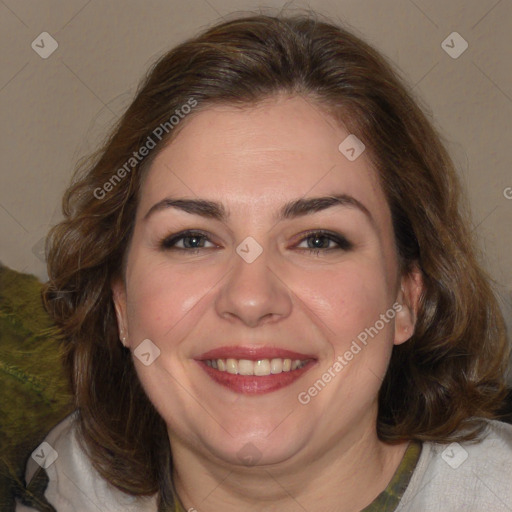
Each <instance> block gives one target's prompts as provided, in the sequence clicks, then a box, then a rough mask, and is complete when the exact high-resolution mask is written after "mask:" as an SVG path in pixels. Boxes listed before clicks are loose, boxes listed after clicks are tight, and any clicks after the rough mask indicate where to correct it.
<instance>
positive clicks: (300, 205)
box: [143, 194, 375, 226]
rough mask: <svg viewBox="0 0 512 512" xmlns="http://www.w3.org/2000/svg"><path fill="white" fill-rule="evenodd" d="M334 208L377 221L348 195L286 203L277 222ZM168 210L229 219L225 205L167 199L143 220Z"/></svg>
mask: <svg viewBox="0 0 512 512" xmlns="http://www.w3.org/2000/svg"><path fill="white" fill-rule="evenodd" d="M334 206H344V207H348V208H355V209H358V210H359V211H361V212H362V213H364V214H365V216H366V217H367V218H368V220H369V221H370V222H371V224H373V225H374V226H375V220H374V218H373V217H372V214H371V213H370V211H369V210H368V208H366V206H365V205H364V204H363V203H361V202H360V201H358V200H357V199H356V198H355V197H352V196H350V195H348V194H333V195H329V196H323V197H307V198H304V197H301V198H299V199H294V200H293V201H289V202H288V203H286V204H285V205H284V206H283V207H282V208H281V209H280V211H279V212H278V213H277V215H276V217H275V219H274V220H275V221H276V222H279V221H282V220H288V219H294V218H297V217H303V216H305V215H308V214H311V213H315V212H319V211H322V210H327V209H328V208H332V207H334ZM168 208H177V209H179V210H182V211H184V212H186V213H190V214H192V215H199V216H201V217H205V218H209V219H214V220H218V221H220V222H225V221H226V220H227V219H228V218H229V214H228V213H227V212H226V209H225V208H224V205H223V204H222V203H218V202H216V201H208V200H206V199H172V198H165V199H162V200H161V201H159V202H158V203H156V204H154V205H153V206H152V207H151V208H150V209H149V210H148V212H147V213H146V215H144V218H143V220H147V219H148V218H149V217H150V216H151V215H152V214H154V213H156V212H158V211H162V210H166V209H168Z"/></svg>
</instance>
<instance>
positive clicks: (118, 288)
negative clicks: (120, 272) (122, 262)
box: [111, 278, 129, 347]
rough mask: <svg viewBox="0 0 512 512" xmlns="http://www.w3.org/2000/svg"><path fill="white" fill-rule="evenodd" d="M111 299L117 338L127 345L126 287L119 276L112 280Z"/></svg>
mask: <svg viewBox="0 0 512 512" xmlns="http://www.w3.org/2000/svg"><path fill="white" fill-rule="evenodd" d="M111 289H112V300H113V301H114V308H115V310H116V318H117V328H118V331H119V339H120V340H121V343H122V344H123V345H124V346H125V347H127V346H128V345H129V341H128V322H127V316H126V287H125V284H124V282H123V280H122V279H121V278H117V279H115V280H114V281H112V284H111Z"/></svg>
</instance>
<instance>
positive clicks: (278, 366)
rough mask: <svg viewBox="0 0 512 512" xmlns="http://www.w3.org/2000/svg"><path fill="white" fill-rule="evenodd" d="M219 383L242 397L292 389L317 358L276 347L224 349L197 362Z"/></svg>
mask: <svg viewBox="0 0 512 512" xmlns="http://www.w3.org/2000/svg"><path fill="white" fill-rule="evenodd" d="M196 361H197V363H198V364H199V365H200V367H201V368H202V369H203V370H204V371H205V372H206V374H207V375H208V376H209V377H210V378H211V379H212V380H213V381H215V382H216V383H217V384H220V385H222V386H225V387H227V388H229V389H231V390H232V391H235V392H237V393H243V394H262V393H269V392H272V391H277V390H278V389H281V388H283V387H285V386H289V385H290V384H292V383H293V382H295V381H296V380H298V379H299V378H300V377H302V376H303V375H304V373H306V372H307V371H308V370H309V369H310V368H311V367H312V366H314V365H315V364H316V361H317V360H316V358H315V357H313V356H310V355H306V354H299V353H297V352H292V351H288V350H281V349H275V348H262V347H258V348H254V347H253V348H251V347H223V348H219V349H215V350H211V351H209V352H207V353H205V354H202V355H201V356H199V358H197V359H196Z"/></svg>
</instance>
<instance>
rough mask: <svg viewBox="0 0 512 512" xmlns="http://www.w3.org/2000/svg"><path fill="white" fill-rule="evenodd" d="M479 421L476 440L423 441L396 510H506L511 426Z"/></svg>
mask: <svg viewBox="0 0 512 512" xmlns="http://www.w3.org/2000/svg"><path fill="white" fill-rule="evenodd" d="M481 421H482V422H483V423H484V427H485V428H484V430H483V432H482V433H481V435H480V436H479V438H478V439H477V440H476V441H468V442H461V443H450V444H440V443H430V442H429V443H423V447H422V453H421V456H420V459H419V460H418V464H417V466H416V469H415V471H414V473H413V476H412V478H411V481H410V483H409V486H408V487H407V490H406V491H405V493H404V495H403V497H402V500H401V501H400V505H399V506H398V508H397V509H396V512H408V511H413V510H414V511H416V510H443V512H452V511H453V512H455V511H459V510H492V511H493V512H500V511H510V510H511V509H512V425H509V424H507V423H503V422H501V421H496V420H481Z"/></svg>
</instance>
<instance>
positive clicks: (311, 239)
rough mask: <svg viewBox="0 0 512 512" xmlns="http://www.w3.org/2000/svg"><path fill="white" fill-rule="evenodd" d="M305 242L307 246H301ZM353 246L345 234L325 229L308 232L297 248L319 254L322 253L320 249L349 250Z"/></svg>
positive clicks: (325, 250) (326, 250)
mask: <svg viewBox="0 0 512 512" xmlns="http://www.w3.org/2000/svg"><path fill="white" fill-rule="evenodd" d="M303 243H306V247H305V248H304V247H303V248H301V247H300V245H301V244H303ZM332 244H334V246H333V245H332ZM353 247H354V246H353V244H352V243H351V242H349V241H348V240H347V239H346V238H345V237H344V236H342V235H339V234H336V233H332V232H330V231H324V230H320V231H309V232H308V233H306V236H303V237H302V238H301V242H300V244H299V245H297V248H301V249H305V250H307V251H308V252H310V253H315V254H317V256H318V255H319V254H320V251H324V252H328V251H339V250H343V251H349V250H351V249H353Z"/></svg>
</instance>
